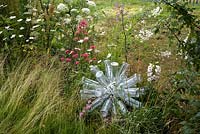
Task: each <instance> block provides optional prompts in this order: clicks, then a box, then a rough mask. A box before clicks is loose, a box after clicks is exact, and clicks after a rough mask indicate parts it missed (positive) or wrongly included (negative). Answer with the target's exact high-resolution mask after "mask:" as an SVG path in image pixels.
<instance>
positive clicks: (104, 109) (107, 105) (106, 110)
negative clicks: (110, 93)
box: [101, 98, 112, 118]
mask: <svg viewBox="0 0 200 134" xmlns="http://www.w3.org/2000/svg"><path fill="white" fill-rule="evenodd" d="M111 107H112V100H111V98H108V99H107V100H106V101H105V102H104V104H103V106H102V108H101V114H102V117H103V118H105V117H107V116H108V114H109V110H110V109H111Z"/></svg>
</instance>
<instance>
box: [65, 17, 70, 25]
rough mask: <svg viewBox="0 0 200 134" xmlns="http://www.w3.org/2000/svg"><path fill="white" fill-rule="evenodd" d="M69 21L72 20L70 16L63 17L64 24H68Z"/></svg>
mask: <svg viewBox="0 0 200 134" xmlns="http://www.w3.org/2000/svg"><path fill="white" fill-rule="evenodd" d="M71 21H72V20H71V19H70V18H65V19H64V23H65V24H70V22H71Z"/></svg>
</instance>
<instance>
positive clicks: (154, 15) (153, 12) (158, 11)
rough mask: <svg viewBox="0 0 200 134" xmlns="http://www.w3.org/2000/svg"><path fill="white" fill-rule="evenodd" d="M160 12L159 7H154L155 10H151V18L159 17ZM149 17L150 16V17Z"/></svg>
mask: <svg viewBox="0 0 200 134" xmlns="http://www.w3.org/2000/svg"><path fill="white" fill-rule="evenodd" d="M161 12H162V8H161V7H156V8H155V9H153V10H151V13H152V16H153V17H156V16H158V15H160V13H161ZM150 17H151V15H150Z"/></svg>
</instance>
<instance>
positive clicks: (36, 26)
mask: <svg viewBox="0 0 200 134" xmlns="http://www.w3.org/2000/svg"><path fill="white" fill-rule="evenodd" d="M39 26H40V25H35V26H33V27H32V29H35V28H38V27H39Z"/></svg>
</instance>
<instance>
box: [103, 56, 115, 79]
mask: <svg viewBox="0 0 200 134" xmlns="http://www.w3.org/2000/svg"><path fill="white" fill-rule="evenodd" d="M104 64H105V71H106V76H107V78H108V80H109V81H110V82H112V81H113V78H114V77H113V69H112V66H111V63H110V60H105V61H104Z"/></svg>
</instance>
